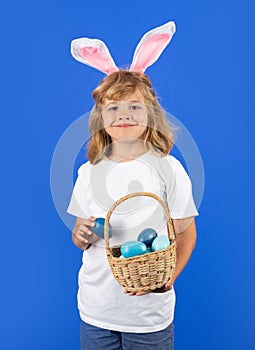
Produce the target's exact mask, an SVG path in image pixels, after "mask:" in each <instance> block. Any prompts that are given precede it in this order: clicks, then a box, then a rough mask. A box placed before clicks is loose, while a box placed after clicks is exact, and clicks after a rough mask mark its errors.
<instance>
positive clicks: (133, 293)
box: [124, 290, 151, 297]
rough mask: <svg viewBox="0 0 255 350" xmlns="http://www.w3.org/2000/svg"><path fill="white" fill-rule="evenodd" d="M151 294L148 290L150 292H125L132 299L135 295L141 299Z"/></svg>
mask: <svg viewBox="0 0 255 350" xmlns="http://www.w3.org/2000/svg"><path fill="white" fill-rule="evenodd" d="M150 292H151V291H150V290H148V291H140V292H129V291H127V290H125V291H124V293H125V294H127V295H129V296H130V297H132V296H134V295H135V296H137V297H139V296H141V295H145V294H149V293H150Z"/></svg>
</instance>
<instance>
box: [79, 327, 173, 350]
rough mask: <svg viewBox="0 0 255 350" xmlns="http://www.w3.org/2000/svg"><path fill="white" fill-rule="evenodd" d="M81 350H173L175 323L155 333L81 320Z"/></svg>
mask: <svg viewBox="0 0 255 350" xmlns="http://www.w3.org/2000/svg"><path fill="white" fill-rule="evenodd" d="M80 337H81V350H173V348H174V325H173V324H170V326H168V327H167V328H166V329H164V330H162V331H159V332H153V333H127V332H116V331H111V330H108V329H103V328H98V327H95V326H92V325H90V324H87V323H85V322H83V321H81V326H80Z"/></svg>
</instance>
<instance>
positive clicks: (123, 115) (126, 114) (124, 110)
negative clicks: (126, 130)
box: [118, 105, 133, 121]
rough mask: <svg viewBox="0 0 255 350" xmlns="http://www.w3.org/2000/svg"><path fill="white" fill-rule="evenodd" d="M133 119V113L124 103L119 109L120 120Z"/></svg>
mask: <svg viewBox="0 0 255 350" xmlns="http://www.w3.org/2000/svg"><path fill="white" fill-rule="evenodd" d="M132 119H133V117H132V113H131V111H130V110H129V108H128V106H126V105H122V106H121V107H120V109H119V113H118V120H119V121H130V120H132Z"/></svg>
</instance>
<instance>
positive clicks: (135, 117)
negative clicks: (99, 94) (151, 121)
mask: <svg viewBox="0 0 255 350" xmlns="http://www.w3.org/2000/svg"><path fill="white" fill-rule="evenodd" d="M102 117H103V122H104V128H105V130H106V132H107V133H108V134H109V135H110V136H111V138H112V140H113V141H120V140H124V139H126V140H127V139H142V138H143V134H144V132H145V130H146V128H147V124H148V114H147V109H146V105H145V104H144V99H143V97H142V96H141V95H140V94H139V93H134V94H132V95H129V96H127V97H125V98H123V99H122V100H121V101H112V100H107V99H106V100H105V103H104V106H103V109H102Z"/></svg>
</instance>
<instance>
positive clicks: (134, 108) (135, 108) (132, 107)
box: [129, 104, 141, 111]
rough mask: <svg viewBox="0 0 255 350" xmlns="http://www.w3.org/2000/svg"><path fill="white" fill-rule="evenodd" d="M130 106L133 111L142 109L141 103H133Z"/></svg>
mask: <svg viewBox="0 0 255 350" xmlns="http://www.w3.org/2000/svg"><path fill="white" fill-rule="evenodd" d="M129 108H130V109H131V110H132V111H136V110H138V109H141V107H140V106H139V105H137V104H135V105H131V106H130V107H129Z"/></svg>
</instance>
